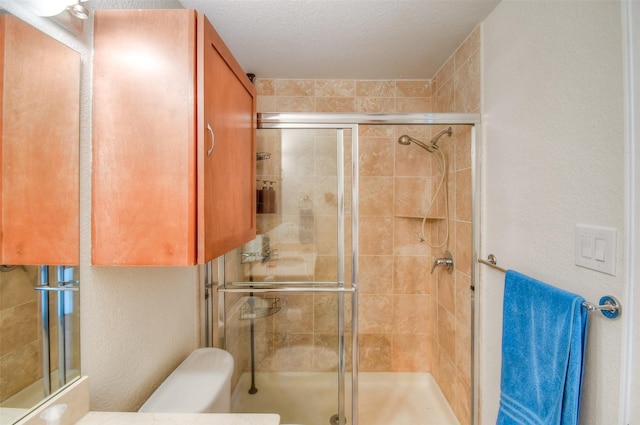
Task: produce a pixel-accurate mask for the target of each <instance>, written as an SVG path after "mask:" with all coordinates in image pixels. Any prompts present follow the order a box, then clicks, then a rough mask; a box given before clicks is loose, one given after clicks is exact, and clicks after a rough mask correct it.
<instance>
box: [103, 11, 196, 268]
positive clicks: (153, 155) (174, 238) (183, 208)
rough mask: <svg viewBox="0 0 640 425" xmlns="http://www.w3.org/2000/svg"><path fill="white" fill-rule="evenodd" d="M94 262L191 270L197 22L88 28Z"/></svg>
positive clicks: (147, 16)
mask: <svg viewBox="0 0 640 425" xmlns="http://www.w3.org/2000/svg"><path fill="white" fill-rule="evenodd" d="M94 22H95V23H94V65H93V84H94V86H93V170H92V181H93V184H92V215H93V217H92V218H93V220H92V242H93V244H92V262H93V264H96V265H175V266H178V265H193V264H195V262H196V152H195V150H196V134H195V129H196V113H195V107H196V99H195V93H196V92H195V72H196V69H195V68H196V64H195V59H196V14H195V12H194V11H192V10H100V11H96V13H95V21H94Z"/></svg>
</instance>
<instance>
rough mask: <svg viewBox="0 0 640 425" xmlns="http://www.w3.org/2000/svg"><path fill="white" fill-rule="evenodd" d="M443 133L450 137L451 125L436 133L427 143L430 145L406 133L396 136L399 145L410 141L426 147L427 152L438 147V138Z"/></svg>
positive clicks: (423, 147)
mask: <svg viewBox="0 0 640 425" xmlns="http://www.w3.org/2000/svg"><path fill="white" fill-rule="evenodd" d="M445 134H447V135H448V136H449V137H451V135H452V134H453V129H452V128H451V127H449V128H447V129H446V130H442V131H441V132H440V133H438V134H436V135H435V137H433V138H432V139H431V140H430V141H429V143H430V145H429V146H427V145H425V144H424V143H423V142H421V141H420V140H418V139H414V138H413V137H411V136H407V135H406V134H403V135H402V136H400V137H399V138H398V143H400V144H401V145H409V144H411V143H415V144H416V145H418V146H420V147H421V148H422V149H426V150H428V151H429V152H433V151H434V150H435V149H438V148H439V147H438V140H439V139H440V138H441V137H442V136H444V135H445Z"/></svg>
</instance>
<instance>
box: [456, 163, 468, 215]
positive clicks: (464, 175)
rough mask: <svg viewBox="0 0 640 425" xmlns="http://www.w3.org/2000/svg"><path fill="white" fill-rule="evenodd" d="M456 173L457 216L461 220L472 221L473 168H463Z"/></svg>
mask: <svg viewBox="0 0 640 425" xmlns="http://www.w3.org/2000/svg"><path fill="white" fill-rule="evenodd" d="M455 174H456V190H455V193H454V194H453V195H454V196H455V218H456V220H461V221H469V222H470V221H471V218H472V209H471V207H472V203H471V201H472V200H471V168H467V169H465V170H461V171H458V172H456V173H455Z"/></svg>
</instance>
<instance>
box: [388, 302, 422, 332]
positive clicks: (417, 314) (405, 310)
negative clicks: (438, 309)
mask: <svg viewBox="0 0 640 425" xmlns="http://www.w3.org/2000/svg"><path fill="white" fill-rule="evenodd" d="M430 304H431V296H430V295H428V294H408V295H406V294H399V295H394V296H393V333H394V334H395V335H397V334H420V333H422V334H426V333H427V332H428V329H429V328H430V327H431V320H430V318H431V315H430V314H429V306H430Z"/></svg>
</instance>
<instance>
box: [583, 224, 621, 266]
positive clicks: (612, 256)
mask: <svg viewBox="0 0 640 425" xmlns="http://www.w3.org/2000/svg"><path fill="white" fill-rule="evenodd" d="M575 238H576V242H575V256H576V265H578V266H580V267H585V268H587V269H592V270H596V271H599V272H602V273H607V274H610V275H613V276H615V275H616V229H612V228H609V227H597V226H587V225H584V224H576V235H575Z"/></svg>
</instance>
